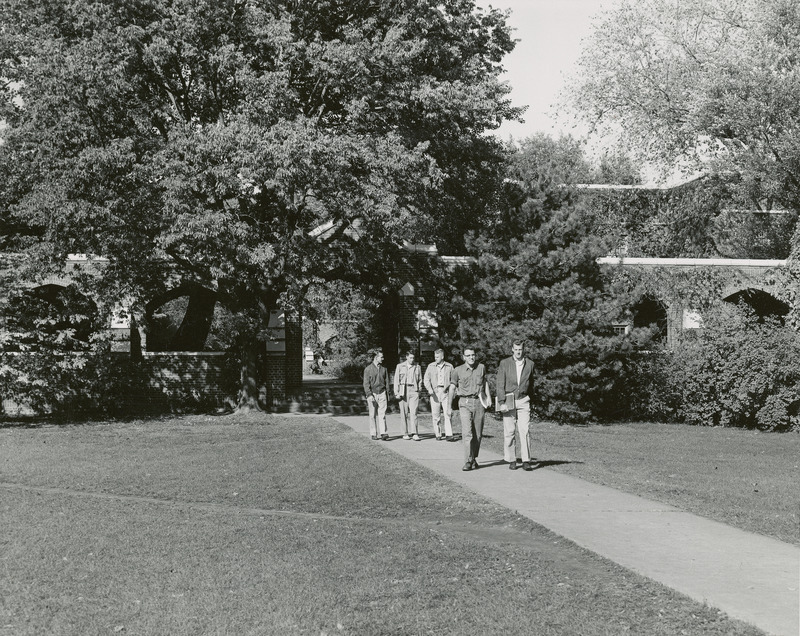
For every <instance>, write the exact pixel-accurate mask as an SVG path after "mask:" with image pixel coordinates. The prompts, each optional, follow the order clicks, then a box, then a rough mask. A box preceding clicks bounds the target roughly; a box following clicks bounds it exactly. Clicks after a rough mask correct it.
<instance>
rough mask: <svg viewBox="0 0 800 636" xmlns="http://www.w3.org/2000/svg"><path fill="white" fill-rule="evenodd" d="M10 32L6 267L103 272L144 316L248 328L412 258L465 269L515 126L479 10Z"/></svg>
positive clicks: (31, 26)
mask: <svg viewBox="0 0 800 636" xmlns="http://www.w3.org/2000/svg"><path fill="white" fill-rule="evenodd" d="M0 23H2V25H3V26H2V29H0V77H3V78H5V80H6V81H5V84H4V85H3V86H2V95H3V97H4V101H3V104H2V107H3V116H4V117H5V119H6V121H7V123H8V127H7V128H6V129H5V130H3V131H2V137H3V143H2V145H0V217H1V218H0V222H1V223H0V229H2V230H3V233H4V236H3V243H4V247H5V248H6V249H14V250H17V251H24V252H25V253H27V254H29V255H30V256H32V257H33V260H31V261H29V262H32V263H35V267H36V269H37V270H38V271H42V269H43V265H48V266H50V267H57V266H60V265H61V263H63V261H64V257H65V256H66V254H69V253H87V254H99V255H103V256H104V257H107V258H109V259H110V262H109V266H108V267H105V268H104V269H103V276H102V281H103V283H104V285H105V286H106V290H107V294H109V295H110V296H113V297H123V296H127V297H131V298H134V299H137V300H138V302H143V301H146V299H147V298H148V294H152V293H153V290H163V289H164V288H166V287H167V286H168V285H174V284H176V283H178V282H188V283H191V284H194V285H200V286H202V287H205V288H208V289H210V290H212V291H214V292H215V294H216V295H217V298H218V299H219V300H220V301H221V302H223V303H224V304H225V305H226V306H227V307H228V308H229V309H230V310H232V311H234V312H236V313H237V314H239V315H242V316H251V317H252V316H256V317H257V316H258V314H259V311H261V312H262V313H263V310H264V309H265V308H267V309H269V308H271V307H274V306H275V304H276V303H278V302H279V300H285V299H286V298H287V297H288V298H291V297H292V296H296V295H298V294H300V293H301V292H302V289H303V288H304V286H307V285H308V284H309V283H310V282H311V281H313V280H318V279H319V278H320V277H329V278H332V279H333V278H338V277H351V278H352V277H357V276H359V275H364V274H365V273H369V275H370V276H371V277H372V279H373V280H377V279H380V278H381V277H382V276H386V275H388V273H387V267H388V265H390V263H391V259H387V258H386V257H385V254H386V249H388V248H391V247H392V246H395V245H397V244H399V243H400V242H401V241H402V240H403V239H406V240H412V241H413V240H415V239H418V238H419V237H422V236H424V237H426V239H428V240H432V239H433V240H438V241H440V242H441V243H442V245H444V246H445V247H446V248H449V249H450V250H457V249H459V244H461V245H462V246H463V241H462V239H461V235H462V234H463V232H464V231H465V230H469V229H474V228H476V227H479V226H480V225H481V224H482V223H483V221H484V219H483V211H484V209H485V207H486V205H487V204H488V202H490V201H492V200H493V198H494V196H495V192H496V185H497V183H499V181H500V170H501V159H502V156H503V149H502V147H501V144H499V142H497V141H496V140H494V138H492V137H490V136H487V135H485V134H484V133H485V132H486V131H487V130H490V129H493V128H495V127H497V126H499V124H500V123H501V121H503V120H504V119H506V118H517V117H518V116H519V114H520V112H521V111H520V110H519V109H517V108H514V107H512V105H511V104H510V101H509V99H508V93H509V91H510V88H509V87H508V86H506V85H504V84H503V83H502V82H500V81H499V74H500V72H501V70H502V67H501V61H502V58H503V56H504V55H505V54H506V53H508V52H509V51H511V49H512V48H513V41H512V39H511V37H510V32H509V28H508V26H507V25H506V22H505V15H504V14H503V13H502V12H500V11H497V10H488V11H482V10H480V9H478V8H476V6H475V4H474V2H473V1H472V0H444V1H437V2H434V1H433V0H394V1H392V2H379V1H376V0H358V1H356V2H353V1H349V0H348V1H345V0H319V1H315V2H295V1H293V0H213V1H211V0H72V1H70V2H61V1H56V0H44V1H42V0H9V1H8V2H5V3H3V4H2V7H1V8H0ZM315 230H316V231H315ZM460 249H463V247H461V248H460ZM29 273H30V272H29Z"/></svg>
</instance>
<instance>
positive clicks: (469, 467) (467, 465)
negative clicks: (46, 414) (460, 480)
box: [461, 462, 472, 470]
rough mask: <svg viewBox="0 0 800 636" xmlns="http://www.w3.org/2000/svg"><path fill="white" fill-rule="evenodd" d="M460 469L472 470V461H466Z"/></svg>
mask: <svg viewBox="0 0 800 636" xmlns="http://www.w3.org/2000/svg"><path fill="white" fill-rule="evenodd" d="M461 470H472V462H467V463H466V464H464V467H463V468H462V469H461Z"/></svg>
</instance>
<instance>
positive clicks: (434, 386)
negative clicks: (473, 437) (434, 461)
mask: <svg viewBox="0 0 800 636" xmlns="http://www.w3.org/2000/svg"><path fill="white" fill-rule="evenodd" d="M433 357H434V360H433V362H431V363H430V364H429V365H428V368H427V369H425V389H426V390H427V391H428V395H429V396H430V398H431V418H432V419H433V433H434V435H436V439H437V440H443V439H446V440H447V441H448V442H453V441H455V438H454V437H453V423H452V422H451V421H450V416H451V414H452V410H451V409H450V400H449V399H448V397H447V393H448V390H449V389H450V374H451V373H452V372H453V365H452V364H450V363H449V362H445V359H444V351H443V350H442V349H437V350H436V351H434V352H433ZM442 420H444V434H442Z"/></svg>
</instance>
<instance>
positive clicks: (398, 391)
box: [392, 351, 422, 442]
mask: <svg viewBox="0 0 800 636" xmlns="http://www.w3.org/2000/svg"><path fill="white" fill-rule="evenodd" d="M392 388H393V390H394V395H395V397H396V398H397V399H398V400H400V416H401V418H402V420H403V430H404V431H405V433H404V434H403V439H413V440H414V441H415V442H419V441H421V440H420V437H419V431H418V430H417V413H418V412H419V393H420V391H421V390H422V369H420V366H419V365H418V364H416V362H414V353H413V352H411V351H409V352H408V353H407V354H406V359H405V362H401V363H400V364H398V365H397V368H396V369H395V370H394V382H393V387H392Z"/></svg>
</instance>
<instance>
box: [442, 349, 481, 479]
mask: <svg viewBox="0 0 800 636" xmlns="http://www.w3.org/2000/svg"><path fill="white" fill-rule="evenodd" d="M463 355H464V364H462V365H461V366H459V367H456V368H455V369H454V370H453V373H452V374H451V375H450V391H449V397H450V400H451V401H452V400H453V397H454V396H455V395H458V414H459V417H460V418H461V439H462V443H463V447H464V467H463V468H462V469H461V470H475V469H477V468H478V453H479V452H480V449H481V438H482V437H483V415H484V413H485V412H486V407H487V406H489V404H490V400H491V394H490V393H489V385H488V384H487V383H486V368H485V367H484V366H483V365H482V364H479V363H476V362H475V349H474V348H473V347H465V348H464V354H463Z"/></svg>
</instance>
